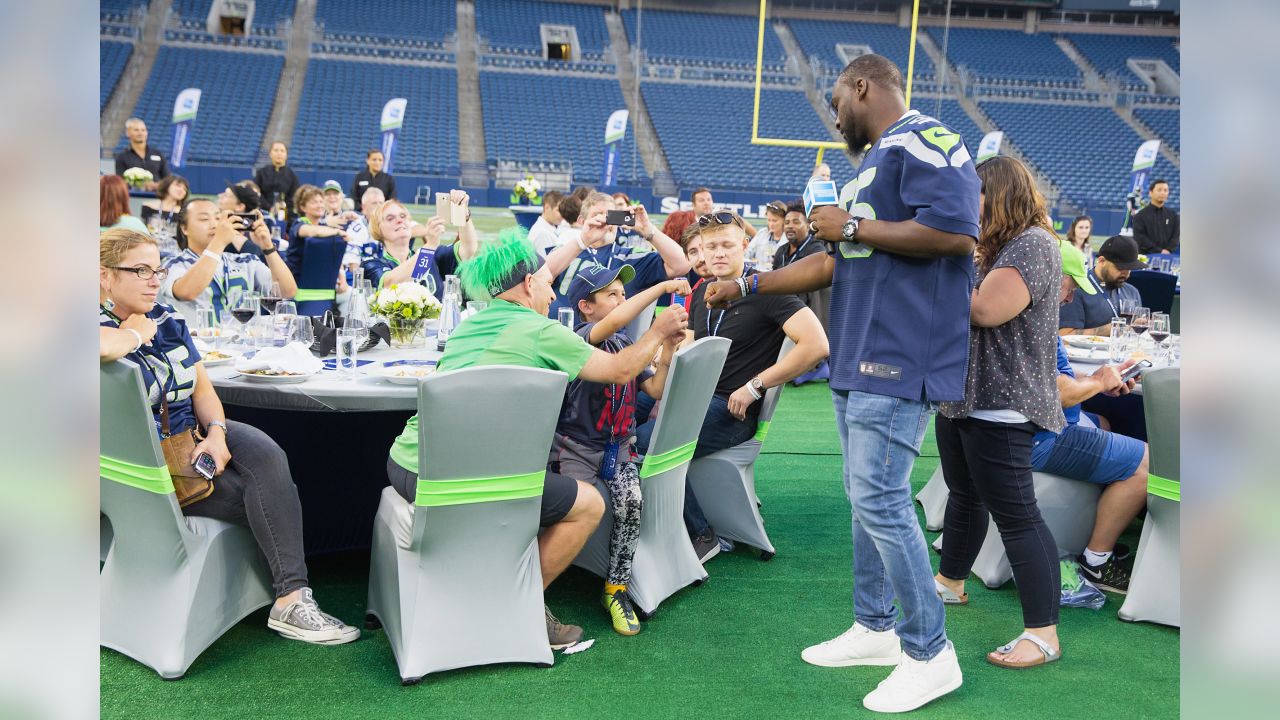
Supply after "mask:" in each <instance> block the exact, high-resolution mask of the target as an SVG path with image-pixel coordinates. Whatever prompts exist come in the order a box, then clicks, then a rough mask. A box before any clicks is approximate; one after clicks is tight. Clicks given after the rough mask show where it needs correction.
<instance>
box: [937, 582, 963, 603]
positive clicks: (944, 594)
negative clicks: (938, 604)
mask: <svg viewBox="0 0 1280 720" xmlns="http://www.w3.org/2000/svg"><path fill="white" fill-rule="evenodd" d="M933 588H934V590H936V591H937V592H938V597H939V598H941V599H942V604H943V605H968V604H969V593H956V592H954V591H953V590H951V588H949V587H947V586H946V585H943V584H942V583H940V582H938V581H937V580H934V581H933Z"/></svg>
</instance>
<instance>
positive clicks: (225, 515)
mask: <svg viewBox="0 0 1280 720" xmlns="http://www.w3.org/2000/svg"><path fill="white" fill-rule="evenodd" d="M227 449H228V450H229V451H231V462H230V463H227V467H226V469H225V470H223V471H222V474H221V475H218V476H217V477H215V478H214V479H213V494H212V495H210V496H209V497H207V498H205V499H204V500H200V501H198V502H195V503H192V504H190V505H188V506H186V507H185V508H183V509H182V512H183V514H184V515H195V516H198V517H209V518H214V519H215V520H222V521H224V522H229V523H232V524H233V525H242V526H245V527H248V528H249V529H250V530H251V531H252V532H253V537H254V539H255V540H257V541H258V548H259V549H261V550H262V554H263V555H264V556H266V558H267V565H269V566H270V567H271V585H272V587H273V588H274V590H275V593H276V597H283V596H284V595H288V594H289V593H291V592H293V591H294V590H297V589H298V588H301V587H306V586H307V563H306V560H305V556H304V554H303V550H302V505H301V504H300V503H299V502H298V488H297V487H295V486H294V484H293V476H292V475H290V474H289V458H288V457H286V456H285V454H284V451H283V450H281V449H280V446H279V445H277V444H276V442H275V441H274V440H272V439H271V438H270V437H268V436H267V434H266V433H264V432H262V431H261V430H259V429H258V428H256V427H254V426H252V425H245V424H244V423H240V422H236V421H234V420H228V421H227Z"/></svg>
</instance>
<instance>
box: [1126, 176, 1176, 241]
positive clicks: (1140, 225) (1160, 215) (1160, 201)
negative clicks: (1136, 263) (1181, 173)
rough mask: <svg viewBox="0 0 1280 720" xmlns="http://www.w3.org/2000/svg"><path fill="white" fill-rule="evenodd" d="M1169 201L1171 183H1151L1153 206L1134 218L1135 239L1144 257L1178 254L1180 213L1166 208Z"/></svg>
mask: <svg viewBox="0 0 1280 720" xmlns="http://www.w3.org/2000/svg"><path fill="white" fill-rule="evenodd" d="M1168 200H1169V181H1168V180H1164V179H1159V178H1157V179H1156V180H1152V181H1151V204H1149V205H1147V206H1146V207H1144V208H1142V209H1141V210H1139V211H1138V212H1137V213H1135V214H1134V216H1133V239H1134V240H1136V241H1137V242H1138V252H1140V253H1143V254H1144V255H1156V254H1160V253H1164V254H1168V253H1176V252H1178V247H1179V243H1180V240H1179V227H1178V213H1176V212H1174V211H1173V210H1170V209H1169V208H1167V207H1165V203H1166V202H1168Z"/></svg>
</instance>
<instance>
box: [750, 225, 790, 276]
mask: <svg viewBox="0 0 1280 720" xmlns="http://www.w3.org/2000/svg"><path fill="white" fill-rule="evenodd" d="M784 242H786V241H785V240H784V239H783V238H781V237H778V238H775V237H773V236H772V235H770V234H769V228H765V229H763V230H761V231H760V232H757V233H756V236H755V237H753V238H751V242H750V243H748V244H747V254H746V262H747V264H748V265H755V266H756V269H757V270H763V269H766V268H772V267H773V254H774V253H776V252H778V248H779V247H781V246H782V243H784Z"/></svg>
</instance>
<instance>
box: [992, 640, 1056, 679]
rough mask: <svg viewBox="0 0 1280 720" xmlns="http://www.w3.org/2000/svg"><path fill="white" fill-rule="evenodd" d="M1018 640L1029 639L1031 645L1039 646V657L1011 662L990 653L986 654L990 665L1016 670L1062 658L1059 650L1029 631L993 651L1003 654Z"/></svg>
mask: <svg viewBox="0 0 1280 720" xmlns="http://www.w3.org/2000/svg"><path fill="white" fill-rule="evenodd" d="M1020 640H1029V641H1031V643H1032V644H1033V645H1035V646H1036V647H1038V648H1040V653H1041V657H1040V659H1038V660H1032V661H1031V662H1011V661H1009V660H998V659H996V658H994V657H992V656H991V655H987V662H989V663H991V664H992V665H998V666H1000V667H1002V668H1012V669H1014V670H1018V669H1021V668H1029V667H1035V666H1036V665H1047V664H1049V663H1051V662H1057V661H1058V660H1059V659H1061V658H1062V651H1061V650H1059V651H1058V652H1054V651H1053V648H1051V647H1049V643H1047V642H1045V641H1044V640H1041V639H1040V638H1038V637H1036V636H1035V635H1032V634H1031V633H1029V632H1024V633H1022V634H1021V635H1019V636H1018V637H1016V638H1014V639H1013V640H1011V641H1009V643H1008V644H1007V645H1001V646H1000V647H998V648H996V649H995V652H998V653H1005V654H1008V653H1011V652H1013V648H1014V646H1016V645H1017V644H1018V641H1020Z"/></svg>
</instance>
